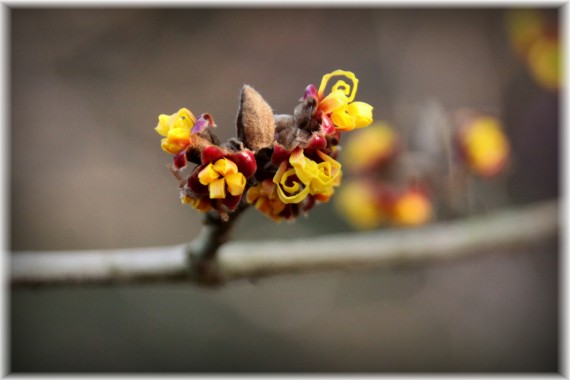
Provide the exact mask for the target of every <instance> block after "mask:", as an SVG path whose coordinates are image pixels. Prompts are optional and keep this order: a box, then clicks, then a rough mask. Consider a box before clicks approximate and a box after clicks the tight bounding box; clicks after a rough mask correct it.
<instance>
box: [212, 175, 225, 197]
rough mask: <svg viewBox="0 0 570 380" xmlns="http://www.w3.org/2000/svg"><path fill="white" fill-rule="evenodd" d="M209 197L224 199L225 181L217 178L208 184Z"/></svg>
mask: <svg viewBox="0 0 570 380" xmlns="http://www.w3.org/2000/svg"><path fill="white" fill-rule="evenodd" d="M208 190H209V191H210V199H224V198H225V197H226V181H225V180H224V179H223V178H218V179H216V180H214V181H212V182H210V184H209V185H208Z"/></svg>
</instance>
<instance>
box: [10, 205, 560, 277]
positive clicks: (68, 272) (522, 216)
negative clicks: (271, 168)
mask: <svg viewBox="0 0 570 380" xmlns="http://www.w3.org/2000/svg"><path fill="white" fill-rule="evenodd" d="M558 229H559V204H558V201H546V202H541V203H536V204H532V205H527V206H523V207H520V208H518V209H510V210H503V211H497V212H494V213H489V214H486V215H479V216H473V217H470V218H468V219H463V220H456V221H450V222H439V223H433V224H431V225H427V226H425V227H423V228H419V229H405V230H402V229H398V230H394V229H392V230H384V231H374V232H367V233H351V234H337V235H332V236H322V237H318V238H311V239H302V240H301V239H300V240H293V241H291V240H284V241H277V240H275V241H267V242H231V243H227V244H225V245H223V246H222V247H220V249H219V250H218V252H217V254H216V255H214V256H213V259H212V260H213V261H212V263H214V264H215V268H216V270H215V273H216V281H215V283H225V282H228V281H231V280H237V279H243V278H247V279H253V278H258V277H264V276H270V275H278V274H284V273H302V272H310V271H322V270H330V269H342V270H353V269H358V268H373V267H390V266H396V265H417V264H421V263H425V262H427V261H433V260H448V259H454V258H459V257H465V256H468V255H474V254H486V253H490V252H492V251H496V249H497V248H516V247H519V246H524V245H525V244H529V243H533V242H536V241H540V240H543V239H546V238H549V237H555V236H558ZM222 242H223V241H222ZM194 247H195V246H194ZM187 253H188V245H180V246H173V247H160V248H144V249H121V250H103V251H75V252H16V253H14V254H12V255H11V281H12V285H13V286H23V285H26V286H30V285H55V284H73V283H82V284H85V283H98V284H115V283H122V282H134V283H144V282H174V281H192V282H197V283H204V281H202V280H200V278H199V277H195V276H192V275H191V273H192V271H193V270H195V268H193V267H192V266H193V265H195V264H193V262H192V260H190V262H189V263H190V264H189V265H190V271H189V268H188V261H187ZM206 283H208V282H206ZM209 284H211V282H210V283H209Z"/></svg>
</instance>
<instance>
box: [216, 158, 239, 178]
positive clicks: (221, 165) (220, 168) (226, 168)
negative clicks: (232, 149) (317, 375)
mask: <svg viewBox="0 0 570 380" xmlns="http://www.w3.org/2000/svg"><path fill="white" fill-rule="evenodd" d="M214 170H215V171H217V172H218V173H220V174H221V175H223V176H226V175H229V174H235V173H237V172H238V167H237V165H236V164H235V163H234V162H233V161H230V160H228V159H227V158H221V159H219V160H218V161H216V163H215V165H214Z"/></svg>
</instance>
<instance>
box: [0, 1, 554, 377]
mask: <svg viewBox="0 0 570 380" xmlns="http://www.w3.org/2000/svg"><path fill="white" fill-rule="evenodd" d="M550 13H551V15H552V16H554V17H556V16H557V10H554V9H553V10H551V11H550ZM505 14H506V11H505V10H504V9H498V8H493V9H455V10H450V9H440V8H434V9H412V8H409V9H388V8H371V9H348V8H341V9H309V8H302V9H249V8H241V9H224V8H219V9H200V8H179V9H65V8H59V9H57V8H56V9H33V8H28V9H26V8H22V9H12V10H11V11H10V22H11V27H10V30H11V35H10V40H11V50H10V61H9V62H10V71H11V99H10V100H11V121H12V123H11V128H10V132H9V136H10V138H9V139H10V154H11V155H10V159H11V176H10V187H9V189H10V204H11V212H10V222H11V223H10V238H11V241H10V245H11V249H12V250H13V251H23V250H68V249H105V248H121V247H145V246H159V245H171V244H179V243H183V242H186V241H188V240H190V239H192V238H193V237H194V236H196V235H197V233H198V231H199V228H200V215H199V214H198V213H197V212H194V211H193V210H192V209H190V208H188V207H186V206H183V205H181V204H180V202H179V199H178V191H177V186H176V181H175V180H174V178H173V177H172V175H171V174H170V173H169V172H168V170H167V169H166V165H167V163H168V162H169V157H168V155H167V154H165V153H164V152H162V151H161V150H160V147H159V141H160V136H158V135H157V134H156V132H155V131H154V130H153V128H154V126H155V125H156V122H157V116H158V115H159V114H161V113H173V112H175V111H176V110H178V109H179V108H181V107H187V108H189V109H191V110H192V111H193V112H194V113H195V114H196V115H198V114H200V113H202V112H209V113H211V114H213V115H214V117H215V120H216V122H217V124H218V130H217V131H218V133H219V135H220V137H222V139H225V138H228V137H230V136H232V135H233V134H234V122H235V116H236V112H237V103H238V95H239V91H240V88H241V86H242V85H243V84H244V83H247V84H250V85H252V86H253V87H255V88H256V89H257V90H258V91H259V92H260V93H261V94H262V95H263V96H264V98H265V99H266V100H267V101H268V102H269V104H271V106H272V107H273V109H274V110H275V112H277V113H290V112H291V111H292V109H293V108H294V106H295V105H296V104H297V99H298V98H299V97H300V96H301V95H302V92H303V89H304V88H305V86H306V85H307V84H309V83H314V84H316V85H318V83H319V82H320V78H321V77H322V75H323V74H325V73H328V72H330V71H332V70H334V69H337V68H343V69H347V70H350V71H353V72H355V73H356V75H357V76H358V78H359V79H360V86H359V93H358V98H359V99H360V100H363V101H366V102H368V103H370V104H372V105H373V106H374V107H375V109H374V114H375V118H376V119H378V120H387V121H389V122H391V123H393V124H394V125H395V126H396V127H398V128H403V129H408V130H409V129H412V128H414V126H416V125H419V124H420V123H421V118H422V113H421V110H422V109H423V108H422V107H424V106H425V104H428V103H430V102H432V103H433V102H436V103H437V104H438V105H439V106H440V107H442V108H443V109H444V110H446V111H448V112H450V113H451V112H453V111H454V110H456V109H458V108H460V107H465V106H467V107H471V108H475V109H480V110H483V111H485V112H490V113H493V114H495V115H496V116H498V117H500V118H501V119H502V120H503V121H504V123H505V127H506V129H507V131H508V133H509V137H510V138H511V141H512V145H513V156H514V160H513V165H512V167H511V168H510V171H509V173H508V174H507V176H505V177H504V178H503V179H501V180H499V181H498V182H497V183H495V184H493V183H491V184H489V183H482V184H480V186H479V188H478V189H477V191H478V193H477V194H478V199H477V204H478V205H479V208H478V211H485V210H489V209H493V208H497V207H501V206H516V205H517V204H521V203H527V202H531V201H535V200H541V199H547V198H552V197H557V196H558V185H559V179H558V170H559V163H558V152H559V150H558V135H559V118H558V111H559V105H558V96H557V94H555V93H552V92H548V91H546V90H544V89H542V88H540V87H539V86H538V85H537V84H536V83H535V82H534V81H533V80H532V78H531V77H530V76H529V74H528V71H527V70H526V67H525V65H524V63H523V62H522V61H521V60H520V59H519V58H518V57H517V56H516V55H515V54H514V52H513V50H512V47H511V46H510V44H509V41H508V38H507V34H506V27H505ZM497 194H499V195H497ZM349 229H350V227H349V226H348V225H347V224H346V222H345V221H344V220H343V219H342V217H341V216H340V215H338V214H337V212H336V210H335V208H334V207H333V204H326V205H321V206H319V207H317V208H316V209H315V210H314V211H313V212H312V213H311V215H310V217H309V218H301V219H299V220H298V221H297V222H296V223H294V224H279V225H277V224H274V223H270V222H268V220H267V219H265V218H264V217H263V216H261V215H259V214H257V213H255V212H248V213H247V214H246V215H245V216H244V217H243V219H242V220H240V222H239V224H238V227H237V231H236V238H237V239H240V240H254V239H271V238H289V237H310V236H315V235H321V234H325V233H335V232H339V231H347V230H349ZM14 254H17V252H15V253H14ZM347 254H350V253H349V252H347ZM558 310H559V309H558V244H557V242H556V241H551V242H546V243H543V244H536V245H533V246H529V247H526V248H524V249H521V250H518V251H516V252H510V251H509V252H504V251H498V252H493V254H491V255H486V256H484V257H480V258H472V259H467V260H461V261H456V262H453V263H445V264H438V265H429V266H425V267H420V268H414V269H405V270H404V269H394V270H375V271H368V272H364V273H354V274H341V273H332V274H331V273H327V274H325V273H323V274H314V275H306V276H283V277H280V278H274V279H267V280H262V281H260V282H256V283H249V282H246V281H244V282H240V283H236V284H231V285H229V286H228V287H225V288H222V289H216V290H209V289H199V288H194V287H191V286H186V285H145V286H142V285H141V286H120V287H113V288H109V287H101V288H99V287H87V288H61V289H37V290H22V289H19V290H14V291H12V293H11V300H10V323H9V327H10V335H11V337H10V350H9V351H10V364H11V370H12V371H15V372H196V371H199V372H275V371H277V372H290V371H296V372H299V371H300V372H337V371H338V372H347V371H348V372H386V371H387V372H418V371H419V372H432V371H437V372H441V371H443V372H446V371H460V372H464V371H469V372H478V371H484V372H525V371H531V372H537V371H546V372H553V371H557V370H558V363H559V362H558V353H559V350H558V332H559V329H558Z"/></svg>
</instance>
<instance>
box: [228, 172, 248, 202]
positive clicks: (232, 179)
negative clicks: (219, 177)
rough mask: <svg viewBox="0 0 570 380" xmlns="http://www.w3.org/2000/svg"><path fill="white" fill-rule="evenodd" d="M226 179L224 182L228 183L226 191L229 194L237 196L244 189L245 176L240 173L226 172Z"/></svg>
mask: <svg viewBox="0 0 570 380" xmlns="http://www.w3.org/2000/svg"><path fill="white" fill-rule="evenodd" d="M224 178H225V179H226V184H227V185H228V191H229V192H230V194H231V195H233V196H237V195H241V194H243V190H244V189H245V183H246V180H245V177H244V175H243V174H242V173H239V172H238V173H233V174H228V175H226V176H225V177H224Z"/></svg>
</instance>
